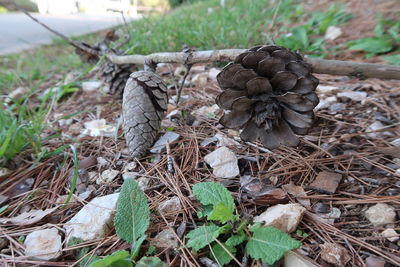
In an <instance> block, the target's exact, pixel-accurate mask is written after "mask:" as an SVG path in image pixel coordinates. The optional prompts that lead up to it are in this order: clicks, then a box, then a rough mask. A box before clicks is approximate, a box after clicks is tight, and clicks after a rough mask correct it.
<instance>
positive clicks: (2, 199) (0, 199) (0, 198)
mask: <svg viewBox="0 0 400 267" xmlns="http://www.w3.org/2000/svg"><path fill="white" fill-rule="evenodd" d="M8 199H9V197H8V196H5V195H1V194H0V205H2V204H3V203H5V202H6V201H7V200H8Z"/></svg>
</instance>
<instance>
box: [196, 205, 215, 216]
mask: <svg viewBox="0 0 400 267" xmlns="http://www.w3.org/2000/svg"><path fill="white" fill-rule="evenodd" d="M202 208H203V210H199V211H197V213H196V214H197V217H199V218H203V217H207V216H208V215H210V214H211V212H212V211H213V209H214V207H213V205H206V206H204V205H203V207H202Z"/></svg>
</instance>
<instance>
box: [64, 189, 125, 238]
mask: <svg viewBox="0 0 400 267" xmlns="http://www.w3.org/2000/svg"><path fill="white" fill-rule="evenodd" d="M118 195H119V193H115V194H111V195H106V196H102V197H97V198H94V199H92V201H90V202H89V203H88V204H86V205H85V206H84V207H83V208H82V209H81V210H80V211H79V212H78V213H77V214H75V216H74V217H72V218H71V220H69V221H68V222H67V223H66V224H64V229H65V231H66V233H67V236H68V239H69V238H71V237H76V238H81V239H82V240H84V241H87V240H92V239H96V238H102V237H104V236H105V234H106V233H107V232H108V231H109V230H110V227H111V226H112V220H113V217H114V209H115V206H116V204H117V200H118Z"/></svg>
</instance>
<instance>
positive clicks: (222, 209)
mask: <svg viewBox="0 0 400 267" xmlns="http://www.w3.org/2000/svg"><path fill="white" fill-rule="evenodd" d="M232 212H233V211H232V210H231V209H230V208H229V207H227V206H226V205H225V204H224V203H222V202H220V203H218V204H217V206H215V208H214V209H213V211H212V212H211V213H210V214H209V215H208V216H207V219H209V220H215V221H220V222H222V223H226V222H228V221H235V220H236V216H235V215H233V213H232Z"/></svg>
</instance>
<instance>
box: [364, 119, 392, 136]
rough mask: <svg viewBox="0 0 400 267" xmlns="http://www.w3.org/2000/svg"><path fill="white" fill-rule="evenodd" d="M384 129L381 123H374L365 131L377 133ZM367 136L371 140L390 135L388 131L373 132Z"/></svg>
mask: <svg viewBox="0 0 400 267" xmlns="http://www.w3.org/2000/svg"><path fill="white" fill-rule="evenodd" d="M384 127H385V125H383V123H382V122H380V121H376V122H374V123H372V124H371V125H370V126H368V128H367V131H379V130H381V129H383V128H384ZM367 135H368V136H369V137H371V138H377V137H383V136H391V135H392V133H391V132H389V131H384V132H373V133H369V134H367Z"/></svg>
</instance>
